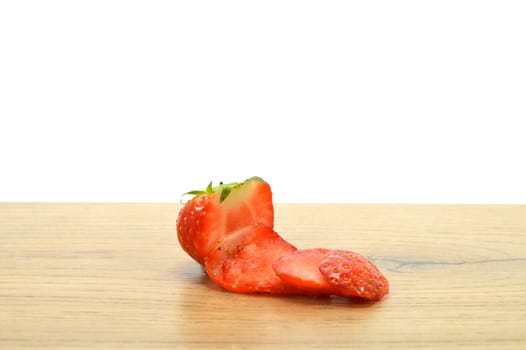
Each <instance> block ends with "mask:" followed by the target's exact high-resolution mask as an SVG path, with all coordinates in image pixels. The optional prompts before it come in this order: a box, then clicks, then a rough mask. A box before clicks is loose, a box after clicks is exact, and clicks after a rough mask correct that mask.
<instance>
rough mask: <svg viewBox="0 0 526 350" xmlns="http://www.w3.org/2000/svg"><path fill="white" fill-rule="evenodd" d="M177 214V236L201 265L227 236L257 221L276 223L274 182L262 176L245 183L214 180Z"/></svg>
mask: <svg viewBox="0 0 526 350" xmlns="http://www.w3.org/2000/svg"><path fill="white" fill-rule="evenodd" d="M188 194H191V195H194V197H193V198H192V199H191V200H190V201H189V202H187V203H186V204H185V205H184V206H183V208H182V209H181V210H180V212H179V215H178V217H177V237H178V239H179V243H180V244H181V247H182V248H183V250H184V251H185V252H187V253H188V254H189V255H190V256H191V257H192V258H193V259H194V260H196V261H197V262H198V263H200V264H201V265H203V264H204V262H205V259H206V257H207V255H208V254H209V253H210V251H211V250H212V249H213V248H214V247H215V245H217V243H218V242H221V241H222V240H223V239H224V238H225V237H227V236H229V235H230V234H233V233H235V232H237V231H238V230H240V229H243V228H245V227H247V226H251V225H253V224H255V223H261V224H264V225H267V226H268V227H270V228H273V226H274V208H273V205H272V192H271V190H270V186H269V185H268V183H266V182H265V181H264V180H263V179H261V178H259V177H252V178H250V179H248V180H246V181H244V182H241V183H230V184H220V185H218V186H215V187H212V184H211V183H210V184H209V185H208V187H207V188H206V190H204V191H191V192H188Z"/></svg>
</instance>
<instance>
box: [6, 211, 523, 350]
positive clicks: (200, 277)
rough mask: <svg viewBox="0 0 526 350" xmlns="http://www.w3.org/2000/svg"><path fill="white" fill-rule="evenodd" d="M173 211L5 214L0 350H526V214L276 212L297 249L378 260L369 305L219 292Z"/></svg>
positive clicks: (281, 229) (280, 228)
mask: <svg viewBox="0 0 526 350" xmlns="http://www.w3.org/2000/svg"><path fill="white" fill-rule="evenodd" d="M179 208H180V206H179V205H178V204H82V203H77V204H61V203H38V204H37V203H34V204H29V203H0V349H27V348H38V349H46V348H53V349H57V348H61V349H64V348H70V349H93V348H112V349H145V348H148V349H164V348H171V349H173V348H182V349H193V348H203V349H209V348H214V349H222V348H224V349H244V348H256V349H265V348H289V349H306V348H324V349H325V348H327V349H331V348H346V349H347V348H359V349H369V348H400V349H410V348H425V349H451V348H463V349H465V348H471V349H489V348H493V349H524V348H526V272H525V271H526V206H518V205H517V206H513V205H359V204H348V205H341V204H334V205H329V204H310V205H309V204H304V205H296V204H281V205H276V229H277V230H278V232H280V233H281V234H282V236H283V237H284V238H286V239H287V240H289V241H290V242H291V243H293V244H295V245H297V246H298V247H303V248H308V247H328V248H346V249H352V250H355V251H358V252H361V253H363V254H364V255H367V256H369V257H370V258H371V259H372V260H374V261H375V262H376V263H377V265H378V266H379V267H380V268H381V269H382V270H383V271H384V272H385V274H386V275H387V277H388V278H389V280H390V283H391V294H390V295H389V296H388V297H387V298H386V299H385V300H384V301H382V302H378V303H372V302H360V301H356V300H350V299H344V298H333V297H325V298H311V297H301V296H296V297H273V296H253V295H238V294H232V293H228V292H225V291H222V290H221V289H219V288H217V287H216V286H214V285H213V284H212V283H211V282H210V281H209V279H208V278H207V277H206V275H205V274H204V272H203V271H202V269H201V268H200V267H199V266H198V265H197V264H196V263H194V262H193V261H192V260H191V259H190V258H189V257H187V256H186V255H185V253H184V252H182V251H181V249H180V248H179V245H178V242H177V237H176V234H175V219H176V216H177V212H178V210H179Z"/></svg>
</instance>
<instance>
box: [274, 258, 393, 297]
mask: <svg viewBox="0 0 526 350" xmlns="http://www.w3.org/2000/svg"><path fill="white" fill-rule="evenodd" d="M272 267H273V268H274V271H276V273H277V274H278V276H279V278H281V280H282V281H284V282H285V283H287V284H289V285H290V286H292V287H295V288H297V289H299V290H302V291H304V292H306V293H307V294H317V295H321V294H334V295H340V296H346V297H359V298H364V299H369V300H380V299H382V298H383V297H384V296H385V295H386V294H387V293H388V292H389V283H388V281H387V279H386V278H385V277H384V276H383V275H382V273H381V272H380V270H378V268H377V267H376V266H375V265H374V264H373V263H372V262H371V261H369V260H367V259H366V258H365V257H363V256H361V255H359V254H357V253H354V252H351V251H346V250H327V249H320V248H318V249H305V250H298V251H296V252H294V253H292V254H290V255H285V256H282V257H281V258H279V259H278V260H277V261H276V262H275V263H274V264H273V266H272Z"/></svg>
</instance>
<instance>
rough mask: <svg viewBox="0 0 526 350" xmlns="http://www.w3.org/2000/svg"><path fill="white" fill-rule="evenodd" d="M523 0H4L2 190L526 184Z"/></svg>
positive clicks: (140, 193) (123, 194)
mask: <svg viewBox="0 0 526 350" xmlns="http://www.w3.org/2000/svg"><path fill="white" fill-rule="evenodd" d="M525 117H526V5H525V2H524V1H460V0H455V1H360V2H352V1H283V0H282V1H269V0H266V1H180V2H178V1H108V0H105V1H94V0H91V1H20V0H17V1H2V2H0V201H170V202H171V201H174V202H176V201H179V199H180V195H181V193H183V192H186V191H188V190H192V189H199V188H203V187H205V186H206V184H207V183H208V182H209V181H210V180H214V181H215V182H218V181H220V180H222V181H226V182H231V181H240V180H243V179H245V178H247V177H250V176H252V175H259V176H261V177H263V178H264V179H265V180H267V181H268V182H269V183H270V184H271V185H272V188H273V191H274V198H275V201H277V202H404V203H407V202H419V203H421V202H428V203H526V184H525V181H526V180H525V179H526V170H525V165H524V163H525V160H524V158H525V151H526V137H525V127H524V125H523V121H524V120H525Z"/></svg>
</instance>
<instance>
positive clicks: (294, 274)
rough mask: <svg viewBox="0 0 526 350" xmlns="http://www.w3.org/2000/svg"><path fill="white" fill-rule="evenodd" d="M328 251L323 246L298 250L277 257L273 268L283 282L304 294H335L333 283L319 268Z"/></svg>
mask: <svg viewBox="0 0 526 350" xmlns="http://www.w3.org/2000/svg"><path fill="white" fill-rule="evenodd" d="M327 252H328V250H327V249H322V248H317V249H303V250H298V251H296V252H293V253H292V254H289V255H284V256H282V257H280V258H279V259H277V260H276V261H275V262H274V263H273V264H272V268H273V269H274V271H275V272H276V274H277V276H279V278H280V279H281V280H282V281H283V282H285V283H286V284H288V285H290V286H293V287H295V288H297V289H299V290H300V291H302V292H303V293H304V294H311V295H322V294H327V295H328V294H333V292H334V291H333V287H332V285H331V284H330V283H329V282H328V281H327V280H326V279H325V277H323V275H322V274H321V273H320V270H319V266H320V262H321V261H322V260H323V259H324V258H325V256H326V255H327Z"/></svg>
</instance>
